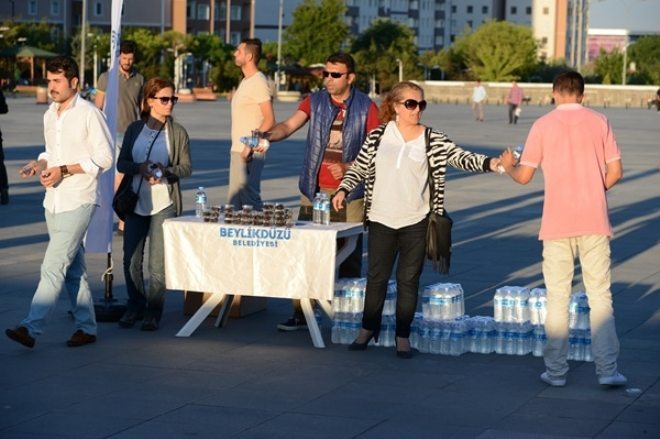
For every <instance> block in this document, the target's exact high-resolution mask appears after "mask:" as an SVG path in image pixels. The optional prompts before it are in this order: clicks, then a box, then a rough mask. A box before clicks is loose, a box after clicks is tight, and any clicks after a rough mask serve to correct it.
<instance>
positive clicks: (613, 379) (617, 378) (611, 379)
mask: <svg viewBox="0 0 660 439" xmlns="http://www.w3.org/2000/svg"><path fill="white" fill-rule="evenodd" d="M627 382H628V378H626V377H625V376H623V375H621V374H620V373H619V372H618V371H617V372H614V374H612V375H610V376H607V377H598V384H602V385H603V386H624V385H625V384H626V383H627Z"/></svg>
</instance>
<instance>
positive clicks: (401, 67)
mask: <svg viewBox="0 0 660 439" xmlns="http://www.w3.org/2000/svg"><path fill="white" fill-rule="evenodd" d="M396 62H397V63H399V82H401V81H403V61H401V60H400V59H399V58H397V59H396Z"/></svg>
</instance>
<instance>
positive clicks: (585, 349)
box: [567, 329, 594, 361]
mask: <svg viewBox="0 0 660 439" xmlns="http://www.w3.org/2000/svg"><path fill="white" fill-rule="evenodd" d="M567 358H568V359H569V360H574V361H594V358H593V354H592V351H591V330H589V329H571V330H570V331H569V333H568V356H567Z"/></svg>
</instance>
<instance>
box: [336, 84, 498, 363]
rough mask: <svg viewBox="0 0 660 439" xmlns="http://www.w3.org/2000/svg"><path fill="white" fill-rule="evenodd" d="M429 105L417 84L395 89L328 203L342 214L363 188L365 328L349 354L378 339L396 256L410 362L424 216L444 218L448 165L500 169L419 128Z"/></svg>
mask: <svg viewBox="0 0 660 439" xmlns="http://www.w3.org/2000/svg"><path fill="white" fill-rule="evenodd" d="M426 105H427V104H426V101H425V100H424V91H423V90H422V88H421V87H419V86H418V85H417V84H415V83H413V82H409V81H404V82H400V83H398V84H396V85H395V86H394V87H393V88H392V90H391V92H390V93H389V94H388V96H387V97H386V98H385V99H384V100H383V103H382V104H381V120H382V121H383V122H385V123H384V125H381V126H380V127H378V128H376V129H375V130H373V131H371V132H370V133H369V135H368V136H367V139H366V140H365V142H364V144H363V145H362V149H361V150H360V153H359V154H358V156H357V159H356V160H355V162H354V163H353V166H352V167H351V168H350V169H349V170H348V172H347V173H346V175H345V176H344V178H343V180H342V182H341V184H340V186H339V190H338V191H337V193H336V195H335V196H334V198H333V200H332V202H333V207H334V208H335V209H336V210H340V209H342V208H343V204H344V200H345V198H346V195H347V194H348V193H350V192H351V191H352V190H353V189H354V188H355V187H357V186H358V185H359V183H360V182H363V181H364V182H365V196H364V205H365V224H366V225H367V226H368V228H369V248H368V273H367V291H366V298H365V304H364V315H363V318H362V329H361V330H360V334H359V335H358V337H357V338H356V339H355V341H354V342H353V343H352V344H351V345H350V346H349V349H350V350H364V349H366V348H367V344H368V343H369V341H370V340H371V339H372V338H374V339H376V340H377V339H378V335H379V331H380V321H381V314H382V311H383V305H384V301H385V292H386V290H387V282H388V280H389V278H390V276H391V274H392V270H393V268H394V262H395V260H396V258H397V256H398V258H399V260H398V265H397V269H396V270H397V271H396V282H397V304H396V346H397V347H396V355H397V356H398V357H399V358H411V357H412V351H411V348H410V342H409V339H408V338H409V336H410V325H411V323H412V320H413V316H414V314H415V309H416V307H417V290H418V288H419V277H420V275H421V273H422V268H423V267H424V259H425V255H426V252H425V250H426V228H427V217H428V215H429V212H430V211H431V209H432V210H433V211H434V212H436V213H438V214H439V215H442V214H443V212H444V194H445V190H444V185H445V171H446V169H447V165H451V166H453V167H455V168H458V169H461V170H464V171H469V172H489V171H494V170H495V169H497V165H498V164H499V159H494V158H489V157H486V156H485V155H482V154H475V153H472V152H469V151H465V150H463V149H462V148H460V147H459V146H456V145H455V144H454V143H453V142H452V141H451V140H449V138H447V136H445V135H444V134H443V133H441V132H439V131H436V130H433V129H431V128H428V127H426V126H424V125H423V124H422V123H421V118H422V113H423V112H424V110H425V109H426ZM430 180H431V181H432V182H433V185H432V186H433V187H432V188H430V187H429V181H430Z"/></svg>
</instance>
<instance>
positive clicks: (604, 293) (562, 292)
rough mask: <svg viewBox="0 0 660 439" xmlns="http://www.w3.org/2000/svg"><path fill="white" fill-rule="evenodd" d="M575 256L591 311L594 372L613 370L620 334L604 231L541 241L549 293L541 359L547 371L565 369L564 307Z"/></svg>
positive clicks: (606, 373) (563, 371)
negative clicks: (616, 325) (615, 322)
mask: <svg viewBox="0 0 660 439" xmlns="http://www.w3.org/2000/svg"><path fill="white" fill-rule="evenodd" d="M576 257H578V258H579V260H580V265H581V267H582V279H583V282H584V286H585V289H586V293H587V296H588V298H589V307H590V308H591V311H590V313H589V318H590V321H591V338H592V343H591V348H592V353H593V357H594V362H595V364H596V374H597V375H598V376H610V375H612V374H614V373H615V372H616V371H617V364H616V362H617V358H618V356H619V339H618V338H617V335H616V327H615V324H614V309H613V307H612V293H611V291H610V282H611V274H610V240H609V238H608V237H607V236H602V235H585V236H578V237H574V238H567V239H558V240H546V241H543V278H544V279H545V287H546V289H547V294H548V302H547V311H548V315H547V317H546V321H545V333H546V336H547V338H548V343H547V345H546V348H545V350H544V351H543V359H544V361H545V365H546V368H547V371H548V373H549V374H550V375H551V376H555V377H561V376H565V375H566V374H567V373H568V363H567V362H566V356H567V353H568V307H569V301H570V295H571V286H572V282H573V273H574V269H575V259H576Z"/></svg>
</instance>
